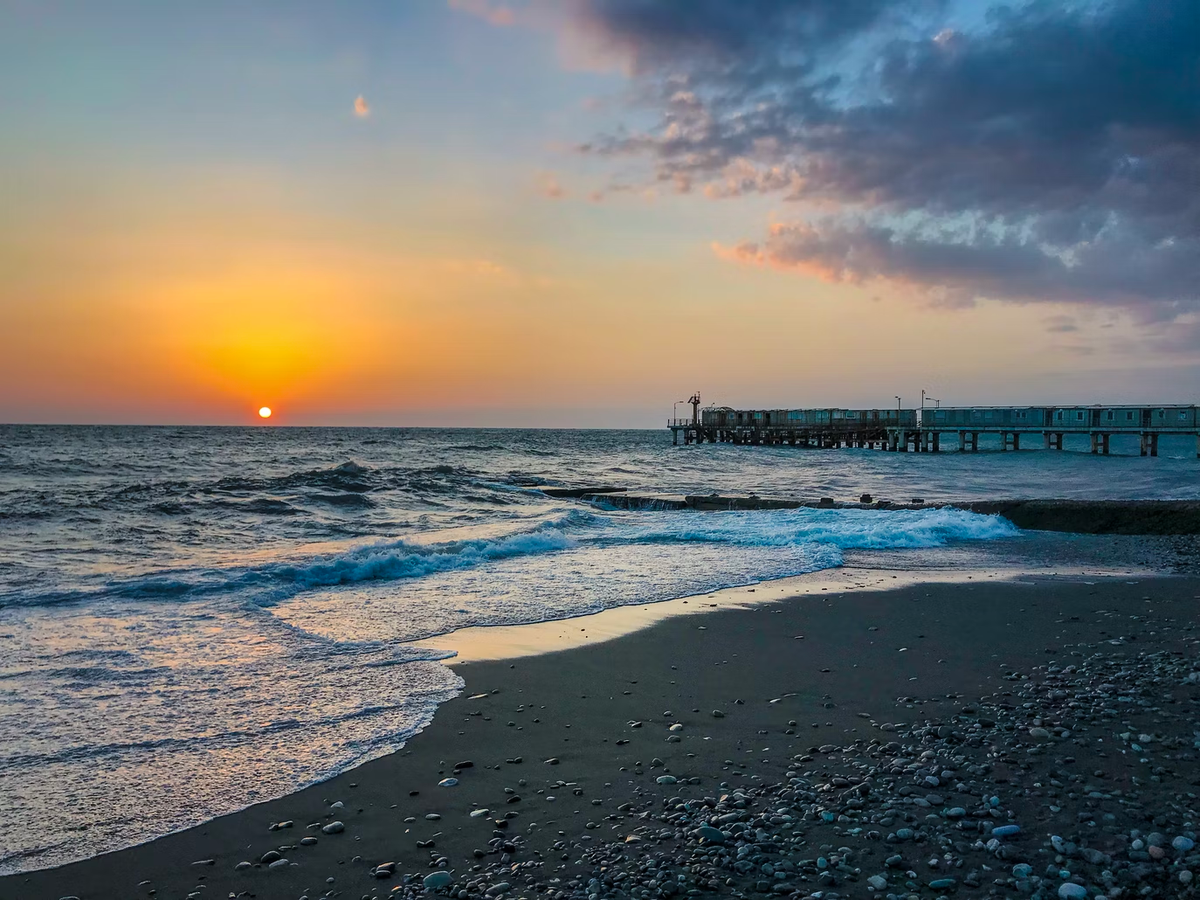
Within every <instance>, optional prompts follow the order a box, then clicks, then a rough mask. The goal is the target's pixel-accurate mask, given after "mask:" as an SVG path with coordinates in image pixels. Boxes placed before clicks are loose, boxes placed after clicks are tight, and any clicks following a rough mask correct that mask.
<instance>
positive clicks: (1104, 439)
mask: <svg viewBox="0 0 1200 900" xmlns="http://www.w3.org/2000/svg"><path fill="white" fill-rule="evenodd" d="M1110 437H1112V435H1111V434H1102V435H1100V452H1101V453H1103V454H1104V455H1105V456H1108V439H1109V438H1110Z"/></svg>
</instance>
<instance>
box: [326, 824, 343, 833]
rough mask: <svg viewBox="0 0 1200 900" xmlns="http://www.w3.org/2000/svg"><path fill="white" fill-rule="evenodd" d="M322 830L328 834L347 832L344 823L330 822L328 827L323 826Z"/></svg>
mask: <svg viewBox="0 0 1200 900" xmlns="http://www.w3.org/2000/svg"><path fill="white" fill-rule="evenodd" d="M321 830H322V831H323V832H325V833H326V834H341V833H342V832H343V831H345V830H346V826H345V824H343V823H342V822H330V823H329V824H328V825H323V826H321Z"/></svg>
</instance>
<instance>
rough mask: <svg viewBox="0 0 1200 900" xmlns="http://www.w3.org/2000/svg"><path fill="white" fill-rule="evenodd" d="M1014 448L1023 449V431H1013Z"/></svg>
mask: <svg viewBox="0 0 1200 900" xmlns="http://www.w3.org/2000/svg"><path fill="white" fill-rule="evenodd" d="M1013 449H1014V450H1020V449H1021V432H1019V431H1014V432H1013Z"/></svg>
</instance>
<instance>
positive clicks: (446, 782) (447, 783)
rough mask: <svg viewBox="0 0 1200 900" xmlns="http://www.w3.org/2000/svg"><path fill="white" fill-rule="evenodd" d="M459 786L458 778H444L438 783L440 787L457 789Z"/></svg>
mask: <svg viewBox="0 0 1200 900" xmlns="http://www.w3.org/2000/svg"><path fill="white" fill-rule="evenodd" d="M457 785H458V779H457V778H443V779H442V780H441V781H439V782H438V787H456V786H457Z"/></svg>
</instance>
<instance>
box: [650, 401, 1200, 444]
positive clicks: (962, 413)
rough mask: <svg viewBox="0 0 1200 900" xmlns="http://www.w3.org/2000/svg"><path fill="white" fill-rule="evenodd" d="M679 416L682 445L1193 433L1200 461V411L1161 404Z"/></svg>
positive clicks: (1153, 440) (1053, 440)
mask: <svg viewBox="0 0 1200 900" xmlns="http://www.w3.org/2000/svg"><path fill="white" fill-rule="evenodd" d="M687 402H688V403H690V404H691V405H692V415H691V417H690V418H687V419H677V418H672V419H670V420H668V422H667V427H668V428H670V429H671V433H672V436H673V440H674V443H675V444H679V443H684V444H703V443H706V442H707V443H725V444H748V445H754V446H785V445H786V446H792V447H812V448H822V449H835V448H839V447H859V448H866V449H879V450H888V451H892V452H908V451H912V452H916V453H938V452H940V451H941V450H942V437H943V436H944V435H952V436H953V435H957V437H958V442H957V450H958V451H959V452H978V450H979V436H980V435H981V434H986V435H997V436H998V437H999V438H1000V446H1001V449H1003V450H1020V449H1021V441H1022V439H1023V438H1024V439H1025V441H1026V443H1027V445H1028V442H1029V441H1030V439H1034V440H1036V439H1038V438H1040V439H1041V440H1042V443H1043V446H1044V448H1045V449H1047V450H1062V449H1063V438H1064V437H1065V436H1066V435H1087V436H1088V437H1089V438H1090V442H1091V451H1092V453H1098V454H1104V455H1108V452H1109V445H1110V441H1111V439H1112V437H1113V435H1136V436H1138V438H1139V439H1140V448H1141V455H1142V456H1158V439H1159V437H1161V436H1162V435H1193V436H1194V437H1195V438H1196V456H1197V457H1198V458H1200V407H1197V406H1192V405H1183V404H1168V405H1162V406H955V407H946V406H938V407H936V408H934V407H925V408H922V409H919V410H918V409H904V408H902V407H900V406H899V405H897V407H896V408H895V409H839V408H822V409H732V408H730V407H727V406H710V407H706V408H704V409H701V408H700V395H699V393H696V394H695V395H693V396H692V398H691V399H690V400H689V401H687Z"/></svg>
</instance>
